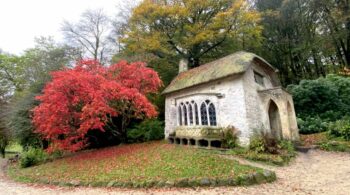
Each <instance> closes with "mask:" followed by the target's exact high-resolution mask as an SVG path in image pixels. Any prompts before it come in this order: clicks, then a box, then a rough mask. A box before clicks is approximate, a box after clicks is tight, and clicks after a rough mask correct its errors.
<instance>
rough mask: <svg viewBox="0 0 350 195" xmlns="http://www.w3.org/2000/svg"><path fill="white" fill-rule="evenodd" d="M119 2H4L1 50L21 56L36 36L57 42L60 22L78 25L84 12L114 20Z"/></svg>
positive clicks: (0, 16)
mask: <svg viewBox="0 0 350 195" xmlns="http://www.w3.org/2000/svg"><path fill="white" fill-rule="evenodd" d="M120 1H127V0H4V1H2V2H1V4H0V49H2V50H3V51H5V52H9V53H12V54H21V53H22V52H23V51H24V50H25V49H27V48H31V47H33V46H34V37H39V36H52V37H54V39H55V40H56V41H58V42H60V41H62V39H63V37H62V33H61V31H60V28H61V25H62V22H63V20H68V21H73V22H74V21H78V20H79V18H80V15H81V14H82V13H83V12H84V11H85V10H86V9H98V8H102V9H103V10H104V11H105V12H106V14H107V15H109V16H112V17H113V16H114V15H116V14H117V10H118V9H117V5H118V3H119V2H120ZM128 1H133V0H128Z"/></svg>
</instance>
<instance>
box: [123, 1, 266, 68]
mask: <svg viewBox="0 0 350 195" xmlns="http://www.w3.org/2000/svg"><path fill="white" fill-rule="evenodd" d="M259 19H260V15H259V13H258V12H256V11H254V10H252V9H250V7H249V4H248V3H247V2H246V1H244V0H234V1H232V0H217V1H213V0H166V1H152V0H145V1H143V2H142V3H141V4H140V5H139V6H137V7H136V8H135V9H134V10H133V13H132V15H131V18H130V20H129V24H128V25H129V28H126V30H127V32H125V38H124V39H122V42H123V43H124V44H125V45H126V51H127V52H131V53H142V52H150V53H152V54H154V55H156V56H158V57H161V58H164V57H166V56H169V55H170V56H171V55H179V56H180V57H181V58H184V59H187V60H188V61H189V63H190V65H191V66H192V67H195V66H199V65H200V63H201V62H200V60H201V59H202V58H205V57H207V56H210V55H213V54H214V53H219V54H217V55H220V54H221V55H222V53H225V52H227V50H224V51H223V50H222V49H223V48H222V47H223V46H225V45H226V46H227V45H228V44H232V45H231V47H233V46H236V48H238V47H243V48H246V47H249V44H251V45H254V44H257V43H259V39H260V32H261V29H262V28H261V26H260V25H259V24H258V22H259ZM238 45H239V46H238ZM227 48H228V47H226V49H227ZM214 51H215V52H214ZM231 51H232V49H231Z"/></svg>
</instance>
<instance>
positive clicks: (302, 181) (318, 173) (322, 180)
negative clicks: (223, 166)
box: [0, 150, 350, 195]
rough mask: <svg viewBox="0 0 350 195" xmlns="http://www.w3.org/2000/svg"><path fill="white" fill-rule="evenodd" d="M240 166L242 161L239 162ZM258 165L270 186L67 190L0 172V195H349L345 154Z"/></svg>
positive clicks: (349, 169) (314, 154) (315, 153)
mask: <svg viewBox="0 0 350 195" xmlns="http://www.w3.org/2000/svg"><path fill="white" fill-rule="evenodd" d="M243 163H245V162H244V161H243ZM254 164H255V163H254ZM0 165H1V166H3V165H4V160H0ZM258 166H259V167H264V168H267V169H270V170H274V171H275V172H276V174H277V177H278V180H277V181H276V182H274V183H271V184H263V185H257V186H251V187H220V188H198V189H161V190H158V189H153V190H142V191H140V190H125V189H115V188H113V189H103V188H85V187H80V188H67V187H55V186H42V185H27V184H19V183H15V182H12V181H10V180H9V179H7V178H6V177H5V176H4V173H3V172H2V171H0V194H1V195H2V194H4V195H5V194H6V195H11V194H33V195H41V194H48V195H54V194H99V195H102V194H187V195H188V194H210V195H211V194H254V195H255V194H259V195H260V194H317V195H318V194H327V195H328V194H330V195H332V194H335V195H342V194H344V195H348V194H350V154H349V153H333V152H323V151H319V150H311V151H309V152H308V153H299V155H298V157H297V158H296V160H295V161H294V162H292V163H291V165H290V166H287V167H272V166H265V165H258ZM1 170H2V169H1Z"/></svg>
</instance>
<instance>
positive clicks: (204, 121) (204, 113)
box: [201, 102, 208, 125]
mask: <svg viewBox="0 0 350 195" xmlns="http://www.w3.org/2000/svg"><path fill="white" fill-rule="evenodd" d="M201 120H202V125H208V112H207V105H206V104H205V103H204V102H203V103H202V105H201Z"/></svg>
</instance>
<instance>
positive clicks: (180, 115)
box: [178, 106, 182, 125]
mask: <svg viewBox="0 0 350 195" xmlns="http://www.w3.org/2000/svg"><path fill="white" fill-rule="evenodd" d="M178 116H179V125H182V111H181V106H179V110H178Z"/></svg>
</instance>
